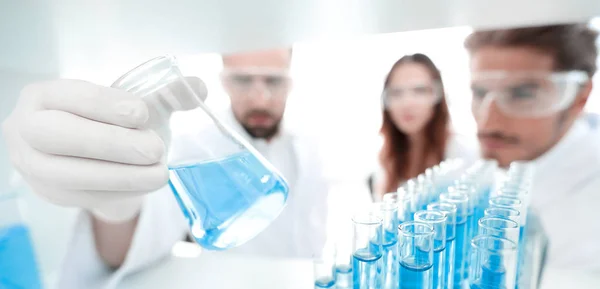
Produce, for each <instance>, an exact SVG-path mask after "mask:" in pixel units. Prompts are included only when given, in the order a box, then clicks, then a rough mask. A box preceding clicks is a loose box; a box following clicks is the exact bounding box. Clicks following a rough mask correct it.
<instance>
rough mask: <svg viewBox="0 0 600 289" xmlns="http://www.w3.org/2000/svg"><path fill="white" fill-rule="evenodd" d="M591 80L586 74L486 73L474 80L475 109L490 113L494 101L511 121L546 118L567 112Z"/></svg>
mask: <svg viewBox="0 0 600 289" xmlns="http://www.w3.org/2000/svg"><path fill="white" fill-rule="evenodd" d="M588 80H589V77H588V75H587V74H586V73H585V72H583V71H569V72H554V73H552V72H517V73H515V72H508V71H487V72H484V73H477V74H474V75H472V78H471V92H472V96H473V99H472V107H473V111H474V112H475V113H477V112H482V111H487V109H488V108H489V106H490V104H491V103H492V101H494V102H495V103H496V105H497V106H498V108H499V109H500V110H502V112H504V113H505V114H506V115H509V116H512V117H543V116H547V115H550V114H553V113H555V112H558V111H561V110H564V109H566V108H568V107H569V106H570V105H571V104H572V103H573V101H574V100H575V98H576V96H577V95H578V93H579V91H580V89H581V88H582V87H583V85H585V84H586V82H587V81H588Z"/></svg>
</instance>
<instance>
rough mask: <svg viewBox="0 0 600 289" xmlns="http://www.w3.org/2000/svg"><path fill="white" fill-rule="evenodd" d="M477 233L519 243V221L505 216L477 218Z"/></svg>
mask: <svg viewBox="0 0 600 289" xmlns="http://www.w3.org/2000/svg"><path fill="white" fill-rule="evenodd" d="M479 235H491V236H496V237H501V238H505V239H509V240H511V241H513V242H515V244H518V243H519V223H517V222H515V221H511V220H509V219H505V218H496V217H484V218H481V220H479Z"/></svg>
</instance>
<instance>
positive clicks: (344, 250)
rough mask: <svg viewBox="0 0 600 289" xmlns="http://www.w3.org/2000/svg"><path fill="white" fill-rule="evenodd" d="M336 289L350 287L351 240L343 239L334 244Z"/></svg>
mask: <svg viewBox="0 0 600 289" xmlns="http://www.w3.org/2000/svg"><path fill="white" fill-rule="evenodd" d="M335 286H336V289H351V288H352V241H351V240H347V242H346V240H344V241H339V242H338V243H337V244H336V254H335Z"/></svg>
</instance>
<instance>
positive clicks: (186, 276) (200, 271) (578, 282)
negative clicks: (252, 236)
mask: <svg viewBox="0 0 600 289" xmlns="http://www.w3.org/2000/svg"><path fill="white" fill-rule="evenodd" d="M174 253H176V252H174ZM177 255H179V256H177ZM312 278H313V268H312V261H311V260H306V259H269V258H258V257H247V256H240V255H234V254H229V253H227V252H210V251H204V252H202V253H200V254H197V256H188V257H183V256H181V254H174V255H173V256H170V257H169V258H167V259H166V260H165V261H164V262H162V263H159V264H156V265H154V266H152V267H151V268H149V269H147V270H145V271H143V272H139V273H136V274H133V275H130V276H128V277H127V278H126V279H124V280H123V282H122V283H121V284H120V286H119V287H118V289H159V288H160V289H163V288H174V289H188V288H189V289H192V288H193V289H197V288H211V289H221V288H226V289H268V288H277V289H311V288H314V285H313V280H312ZM540 288H541V289H565V288H577V289H588V288H589V289H598V288H600V274H598V275H590V274H585V273H581V272H576V271H569V270H563V269H555V268H551V267H547V268H546V269H545V271H544V277H543V280H542V285H541V287H540Z"/></svg>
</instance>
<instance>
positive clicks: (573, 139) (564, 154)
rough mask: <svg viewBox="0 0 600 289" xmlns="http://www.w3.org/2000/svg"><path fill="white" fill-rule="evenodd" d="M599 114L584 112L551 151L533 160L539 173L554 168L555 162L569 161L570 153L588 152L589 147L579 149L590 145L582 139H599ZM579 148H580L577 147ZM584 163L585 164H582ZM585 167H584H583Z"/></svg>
mask: <svg viewBox="0 0 600 289" xmlns="http://www.w3.org/2000/svg"><path fill="white" fill-rule="evenodd" d="M597 120H598V115H595V114H584V115H582V116H581V117H580V118H579V119H578V120H577V121H575V123H573V126H572V127H571V128H570V129H569V131H567V133H566V134H565V135H564V136H563V138H562V139H561V140H560V141H559V142H558V143H557V144H556V145H555V146H554V147H552V148H551V149H550V150H549V151H547V152H546V153H544V154H543V155H541V156H540V157H538V158H537V159H535V160H534V161H532V162H531V163H532V164H533V165H534V167H535V169H536V173H537V174H543V173H545V172H546V171H548V170H553V165H554V164H553V163H554V162H556V161H569V156H570V155H575V154H578V155H579V154H581V153H584V152H587V151H588V150H587V149H583V150H579V148H585V147H587V146H588V144H587V143H586V142H582V140H584V139H587V138H591V140H598V139H599V138H598V134H597V133H595V132H596V131H595V130H597V122H598V121H597ZM575 148H578V149H575ZM582 165H584V164H582ZM582 169H584V167H582Z"/></svg>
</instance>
